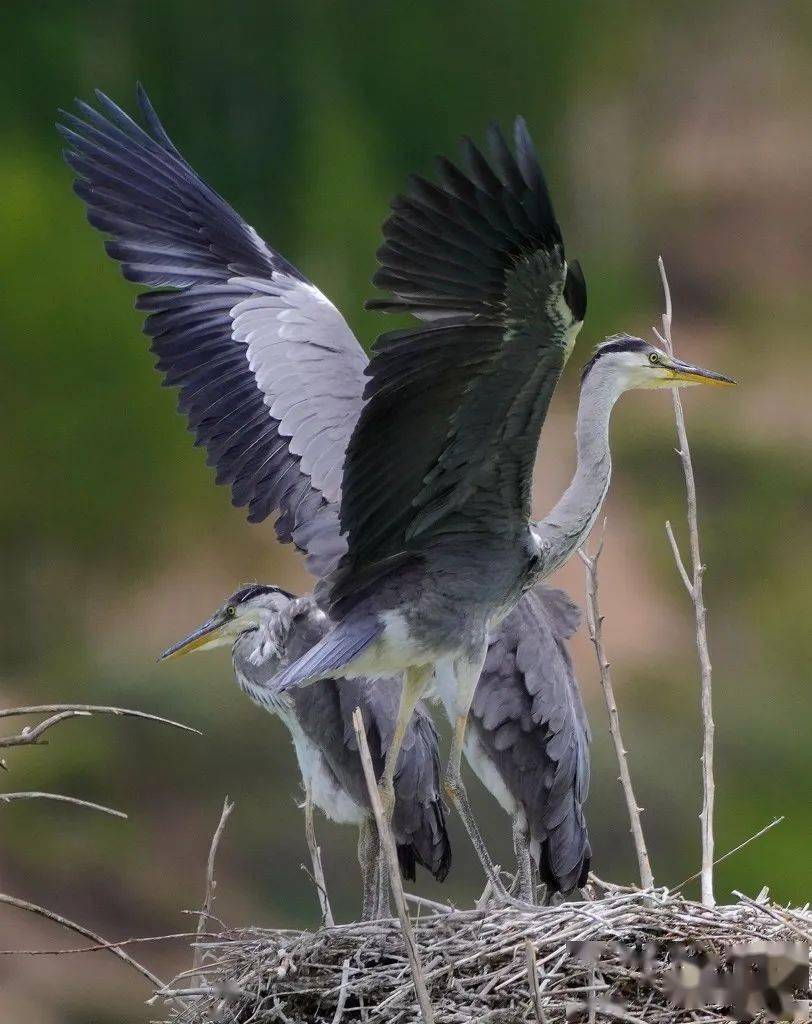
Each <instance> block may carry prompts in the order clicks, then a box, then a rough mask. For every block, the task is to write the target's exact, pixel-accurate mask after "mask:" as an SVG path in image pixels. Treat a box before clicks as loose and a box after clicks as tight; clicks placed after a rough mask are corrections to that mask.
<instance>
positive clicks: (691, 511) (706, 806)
mask: <svg viewBox="0 0 812 1024" xmlns="http://www.w3.org/2000/svg"><path fill="white" fill-rule="evenodd" d="M657 262H658V266H659V268H660V278H661V280H662V284H663V295H664V297H665V312H664V313H663V318H662V322H663V330H662V334H660V333H659V332H657V331H655V333H656V334H657V336H658V338H659V339H660V341H661V342H662V343H663V345H664V346H665V349H666V351H667V352H668V354H669V355H673V354H674V345H673V342H672V340H671V319H672V309H671V289H670V288H669V285H668V276H667V275H666V272H665V263H664V262H663V258H662V256H660V258H659V260H658V261H657ZM671 393H672V396H673V400H674V418H675V420H676V425H677V443H678V445H679V447H678V448H677V454H678V455H679V457H680V461H681V462H682V472H683V476H684V477H685V493H686V504H687V518H688V539H689V545H690V551H691V577H690V578H689V576H688V573H687V571H686V569H685V564H684V562H683V560H682V558H681V556H680V553H679V548H678V547H677V543H676V540H675V539H674V535H673V532H672V530H671V524H670V523H666V532H667V533H668V539H669V542H670V544H671V550H672V551H673V553H674V559H675V561H676V563H677V569H678V570H679V573H680V576H681V577H682V582H683V583H684V585H685V589H686V590H687V591H688V595H689V596H690V598H691V602H692V603H693V606H694V621H695V625H696V649H697V654H698V655H699V670H700V676H701V680H702V697H701V706H702V812H701V814H700V816H699V820H700V825H701V833H702V868H701V870H700V881H701V887H702V902H703V904H704V905H705V906H706V907H712V906H714V905H715V902H716V901H715V899H714V895H713V846H714V840H713V804H714V796H715V784H714V777H713V736H714V722H713V700H712V668H711V660H710V652H709V650H708V628H707V615H706V612H705V599H704V595H703V591H702V577H703V575H704V573H705V566H704V565H703V564H702V555H701V552H700V548H699V521H698V516H697V504H696V481H695V479H694V467H693V463H692V462H691V449H690V446H689V444H688V432H687V430H686V427H685V414H684V412H683V409H682V399H681V398H680V394H679V390H678V389H677V388H672V389H671Z"/></svg>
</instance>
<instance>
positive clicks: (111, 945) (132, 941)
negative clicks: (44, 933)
mask: <svg viewBox="0 0 812 1024" xmlns="http://www.w3.org/2000/svg"><path fill="white" fill-rule="evenodd" d="M215 934H216V933H215V932H206V935H207V936H208V937H210V938H213V937H214V936H215ZM196 937H197V933H196V932H173V933H172V934H171V935H146V936H137V937H135V938H129V939H122V940H121V942H97V943H96V944H95V945H93V946H74V947H73V948H71V949H0V956H74V955H75V954H77V953H97V952H98V951H99V950H100V949H120V948H123V947H124V946H135V945H142V944H144V943H147V942H150V943H151V942H169V941H170V940H175V939H194V938H196Z"/></svg>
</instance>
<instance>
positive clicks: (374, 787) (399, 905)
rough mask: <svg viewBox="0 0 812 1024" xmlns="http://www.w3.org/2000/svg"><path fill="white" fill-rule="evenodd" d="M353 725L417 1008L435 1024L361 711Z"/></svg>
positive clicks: (359, 710) (353, 717)
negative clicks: (418, 1006)
mask: <svg viewBox="0 0 812 1024" xmlns="http://www.w3.org/2000/svg"><path fill="white" fill-rule="evenodd" d="M352 724H353V727H354V728H355V736H356V739H357V740H358V753H359V755H360V757H361V765H362V766H363V769H364V778H365V780H366V784H367V791H368V793H369V800H370V803H371V804H372V813H373V814H374V815H375V824H376V825H377V828H378V836H379V837H380V843H381V847H382V849H383V852H384V856H385V857H386V861H387V867H388V869H389V884H390V886H391V888H392V897H393V898H394V901H395V908H396V910H397V913H398V917H399V918H400V926H401V930H402V932H403V943H404V945H405V946H406V953H407V955H408V958H409V967H410V970H411V975H412V982H413V984H414V990H415V993H416V995H417V1001H418V1003H419V1005H420V1013H421V1015H422V1018H423V1021H424V1022H425V1024H434V1011H433V1009H432V1006H431V1001H430V1000H429V994H428V990H427V989H426V979H425V977H424V975H423V967H422V964H421V963H420V954H419V953H418V951H417V943H416V941H415V937H414V929H413V928H412V922H411V920H410V918H409V911H408V910H407V908H406V898H405V896H404V895H403V883H402V882H401V879H400V864H399V862H398V852H397V847H396V846H395V840H394V837H393V835H392V830H391V829H390V827H389V823H388V822H387V821H386V820H385V819H384V814H383V807H382V806H381V797H380V793H379V792H378V783H377V780H376V779H375V769H374V767H373V765H372V758H371V756H370V753H369V746H368V745H367V734H366V730H365V729H364V719H363V716H362V715H361V709H360V708H356V709H355V711H354V712H353V715H352Z"/></svg>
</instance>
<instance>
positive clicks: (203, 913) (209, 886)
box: [192, 797, 234, 982]
mask: <svg viewBox="0 0 812 1024" xmlns="http://www.w3.org/2000/svg"><path fill="white" fill-rule="evenodd" d="M233 810H234V804H232V803H229V800H228V797H226V798H225V800H224V801H223V810H222V811H221V812H220V821H219V822H218V823H217V828H216V829H215V830H214V835H213V836H212V837H211V846H210V847H209V859H208V863H207V864H206V892H205V894H204V896H203V906H202V908H201V910H200V917H199V918H198V921H197V938H198V942H199V941H200V939H201V938H202V937H203V935H204V934H205V931H206V922H207V921H208V919H209V918H210V917H211V908H212V905H213V904H214V890H215V889H216V888H217V882H215V880H214V859H215V857H216V856H217V847H218V846H219V845H220V839H221V838H222V836H223V832H224V830H225V827H226V822H227V821H228V819H229V817H230V815H231V812H232V811H233ZM202 961H203V949H202V948H201V947H200V946H199V945H197V946H195V951H194V956H193V959H192V970H193V971H196V970H197V969H198V968H199V967H200V964H201V963H202ZM202 980H203V982H205V980H206V979H205V978H203V979H202Z"/></svg>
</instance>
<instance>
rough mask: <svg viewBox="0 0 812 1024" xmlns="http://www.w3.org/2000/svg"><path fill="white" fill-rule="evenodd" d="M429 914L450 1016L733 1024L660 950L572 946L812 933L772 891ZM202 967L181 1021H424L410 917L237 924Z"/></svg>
mask: <svg viewBox="0 0 812 1024" xmlns="http://www.w3.org/2000/svg"><path fill="white" fill-rule="evenodd" d="M418 911H419V912H418V913H417V915H416V916H415V918H414V927H415V932H416V936H417V941H418V945H419V950H420V956H421V959H422V965H423V972H424V975H425V979H426V984H427V987H428V991H429V995H430V998H431V1003H432V1006H433V1009H434V1013H435V1017H436V1021H437V1024H463V1022H464V1024H471V1022H477V1024H488V1022H490V1024H514V1022H515V1024H519V1022H531V1024H558V1022H563V1021H565V1020H566V1019H570V1020H573V1021H581V1020H582V1021H587V1020H590V1021H595V1020H596V1019H598V1020H601V1019H603V1020H606V1019H609V1018H614V1019H615V1020H625V1021H627V1022H629V1024H640V1022H641V1021H645V1022H646V1024H684V1022H688V1021H691V1022H692V1024H697V1022H699V1024H715V1022H720V1024H721V1022H723V1021H727V1020H729V1019H730V1018H729V1016H727V1015H726V1014H725V1013H724V1012H723V1011H722V1010H721V1009H719V1008H716V1009H707V1008H705V1009H699V1010H697V1009H696V1008H694V1009H689V1008H685V1007H682V1008H680V1007H678V1006H675V1005H673V1003H672V1002H671V1000H670V999H669V997H668V995H667V990H666V987H665V986H664V985H663V976H664V972H665V970H666V964H665V962H664V958H663V957H659V958H657V959H655V961H654V963H653V964H652V968H653V970H652V971H651V972H648V971H641V970H640V967H639V965H635V964H634V963H632V962H630V959H629V958H628V957H624V956H623V954H622V953H621V952H620V951H618V950H617V949H615V950H614V951H612V950H610V951H609V952H607V953H606V954H604V955H602V956H601V958H600V960H599V961H598V963H597V965H596V966H589V964H587V963H585V962H584V961H582V960H579V959H577V958H576V957H574V956H573V955H572V951H571V946H570V945H569V944H570V943H573V942H589V941H597V942H603V943H611V942H612V941H613V940H615V941H616V942H619V943H623V944H624V945H625V946H632V945H634V944H636V943H641V942H642V943H656V944H667V943H672V942H673V943H680V944H682V945H684V946H686V947H689V948H692V949H695V950H697V951H699V952H706V953H710V954H713V955H714V956H716V957H721V956H723V955H724V954H725V952H726V951H727V950H729V949H730V947H732V946H734V945H736V944H739V943H751V942H755V941H759V940H761V941H763V940H775V941H781V942H795V943H797V942H799V941H800V942H807V943H808V942H809V941H810V935H811V934H812V914H810V912H809V908H808V907H806V908H803V909H800V910H788V909H786V908H783V907H780V906H777V905H775V904H773V903H770V902H769V901H767V900H766V899H761V900H759V901H751V900H747V899H746V898H743V900H742V902H739V903H737V904H733V905H729V906H718V907H714V908H708V907H703V906H702V905H701V904H699V903H696V902H692V901H690V900H687V899H685V898H683V897H682V896H681V895H679V894H673V893H669V892H668V891H667V890H655V891H653V892H647V893H643V892H640V891H633V892H630V891H621V890H619V889H611V890H607V891H606V893H605V895H601V896H600V897H599V898H596V899H593V900H588V901H584V902H572V903H563V904H561V905H559V906H557V907H539V908H538V909H536V910H535V911H533V912H523V911H521V910H516V909H512V908H494V907H492V906H491V907H489V908H487V909H474V910H467V911H457V910H453V911H452V910H450V909H449V910H448V911H445V910H440V909H439V907H438V908H436V909H431V910H428V911H427V910H426V909H425V908H418ZM528 940H529V943H530V945H531V947H532V953H531V952H530V949H529V947H528ZM533 957H534V958H535V963H536V967H537V974H536V977H537V979H538V995H535V994H534V992H533V987H534V986H533V981H532V968H531V966H530V965H531V964H532V958H533ZM191 975H192V972H187V974H186V975H185V977H186V978H187V980H186V982H185V983H184V982H183V981H181V980H180V979H178V980H177V981H176V984H175V988H174V990H173V995H174V1004H173V1006H174V1008H173V1009H172V1010H171V1019H172V1020H173V1021H175V1022H177V1024H181V1022H182V1024H204V1022H205V1024H210V1022H228V1024H266V1022H268V1024H270V1022H272V1021H278V1022H281V1024H322V1022H324V1024H339V1022H344V1024H354V1022H356V1021H361V1022H365V1024H381V1022H386V1024H412V1022H415V1024H416V1022H419V1021H421V1019H422V1018H421V1016H420V1012H419V1009H418V1006H417V1003H416V1000H415V994H414V987H413V984H412V976H411V973H410V969H409V963H408V960H407V958H406V953H405V949H404V945H403V939H402V937H401V932H400V926H399V923H398V921H397V919H394V920H391V921H380V922H367V923H354V924H347V925H340V926H337V927H334V928H330V929H322V930H319V931H316V932H298V931H291V930H280V931H276V930H262V929H255V928H251V929H242V930H236V931H231V932H225V933H223V934H221V935H218V936H216V937H215V939H214V940H210V941H208V942H207V943H206V944H205V957H204V963H203V965H202V967H201V968H199V969H198V971H197V972H195V977H194V979H193V980H191V981H190V980H188V979H189V978H190V976H191ZM182 977H184V976H182ZM203 978H205V984H201V983H200V982H201V981H202V979H203ZM806 980H807V983H808V976H807V979H806ZM167 994H168V993H167ZM178 1000H181V1001H182V1002H179V1001H178Z"/></svg>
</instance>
